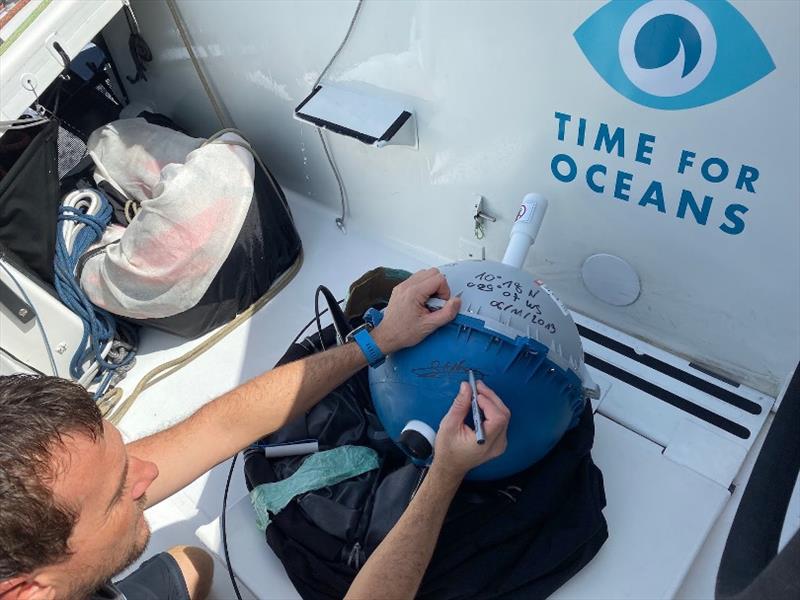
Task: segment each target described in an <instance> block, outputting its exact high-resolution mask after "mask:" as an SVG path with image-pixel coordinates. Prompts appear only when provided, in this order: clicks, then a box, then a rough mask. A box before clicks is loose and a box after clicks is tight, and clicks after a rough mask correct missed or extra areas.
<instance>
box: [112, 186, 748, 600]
mask: <svg viewBox="0 0 800 600" xmlns="http://www.w3.org/2000/svg"><path fill="white" fill-rule="evenodd" d="M289 196H290V201H291V203H292V206H293V210H294V213H295V216H296V219H297V222H298V229H299V231H300V234H301V237H302V239H303V243H304V248H305V252H306V260H305V264H304V266H303V268H302V270H301V271H300V273H299V274H298V275H297V277H296V278H295V279H294V280H293V281H292V282H291V283H290V284H289V285H288V286H287V287H286V289H285V290H284V291H283V292H281V294H279V296H278V297H277V298H276V299H275V300H273V301H272V302H270V303H269V304H268V305H267V306H266V307H264V308H263V309H262V310H261V311H259V313H258V314H256V315H255V316H254V317H253V318H252V319H251V320H250V321H248V322H247V323H245V324H244V325H242V326H241V327H240V328H238V329H237V330H235V331H234V332H233V333H231V334H230V335H229V336H228V337H226V338H225V339H224V340H222V341H221V342H220V343H219V344H217V345H216V346H215V347H214V348H212V349H211V350H209V351H208V352H206V353H205V354H203V355H201V356H200V357H198V358H197V359H196V360H195V361H193V362H192V363H191V364H189V365H188V366H186V367H185V368H183V369H182V370H181V371H179V372H177V373H176V374H174V375H172V376H170V377H169V378H167V379H165V380H164V381H162V382H160V383H158V384H157V385H155V386H154V387H153V388H151V389H150V390H147V391H146V392H145V393H144V394H142V396H141V397H140V398H139V399H138V400H137V402H136V404H135V405H134V406H133V407H132V408H131V410H130V412H129V413H128V414H127V415H126V416H125V418H124V419H123V421H122V427H121V428H122V430H123V432H124V434H125V435H126V437H127V438H128V439H136V438H138V437H140V436H142V435H145V434H147V433H150V432H153V431H156V430H158V429H161V428H163V427H165V426H167V425H169V424H171V423H174V422H175V421H177V420H179V419H180V418H182V417H184V416H186V415H188V414H189V413H191V412H192V411H193V410H196V409H197V408H198V407H199V406H201V405H202V404H203V403H205V402H207V401H208V400H210V399H212V398H214V397H216V396H217V395H219V394H221V393H223V392H225V391H227V390H229V389H231V388H232V387H234V386H235V385H237V384H239V383H241V382H243V381H245V380H246V379H248V378H250V377H252V376H254V375H257V374H258V373H261V372H262V371H264V370H265V369H268V368H270V367H271V366H272V365H273V364H274V363H275V362H276V361H277V359H278V358H279V357H280V356H281V354H282V353H283V351H284V350H285V349H286V347H287V346H288V344H289V342H290V341H291V340H292V339H293V338H294V336H295V335H296V334H297V333H298V331H299V330H300V328H301V327H302V326H304V325H305V324H306V323H307V322H308V320H309V319H310V318H311V317H312V316H313V295H314V290H315V289H316V286H317V285H319V284H325V285H327V286H328V287H330V288H331V290H332V291H333V292H334V294H336V295H337V296H338V297H341V296H342V295H343V294H344V292H345V289H346V287H347V285H348V284H349V282H351V281H353V280H354V279H355V278H357V277H359V276H360V275H361V274H363V273H364V272H365V271H367V270H369V269H371V268H373V267H375V266H378V265H385V266H391V267H401V268H406V269H408V270H412V271H413V270H416V269H418V268H422V267H425V266H428V265H430V264H440V263H442V262H445V261H446V259H445V258H444V257H437V256H431V255H425V254H424V253H423V252H417V251H416V249H405V250H403V249H401V248H397V247H391V246H390V245H389V244H387V243H386V242H385V241H383V240H376V239H372V238H370V237H369V235H363V234H361V233H358V232H350V233H349V234H348V235H343V234H341V233H340V232H339V231H338V230H337V229H336V227H335V225H334V223H333V215H332V214H331V213H330V212H328V211H325V210H322V209H319V208H318V207H317V206H315V205H313V204H311V203H309V202H308V201H306V200H305V199H303V198H301V197H298V196H297V195H294V194H290V195H289ZM196 344H197V341H192V342H185V341H182V340H179V339H178V338H175V337H173V336H170V335H168V334H164V333H161V332H156V331H147V332H146V334H145V335H144V337H143V341H142V348H141V352H140V355H139V357H138V359H137V360H138V363H137V365H136V367H135V369H134V371H133V372H132V374H131V375H130V376H129V377H128V379H127V380H126V381H125V382H124V386H125V388H126V390H130V389H132V388H133V386H134V385H135V383H136V381H137V378H140V377H141V376H142V375H143V374H144V373H145V372H147V371H149V370H150V369H151V368H153V367H155V366H157V365H159V364H161V363H163V362H165V361H166V360H169V359H172V358H175V357H176V356H178V355H180V354H182V353H183V352H185V351H187V350H189V349H190V348H193V347H194V346H195V345H196ZM597 380H598V382H599V383H600V384H601V388H602V392H603V397H602V398H601V400H600V402H599V404H596V407H597V406H599V409H598V414H597V415H596V424H597V436H596V441H595V450H594V453H593V454H594V458H595V461H596V462H597V463H598V465H599V466H600V467H601V469H602V470H603V474H604V478H605V486H606V494H607V497H608V507H607V508H606V511H605V515H606V518H607V520H608V523H609V530H610V536H609V540H608V541H607V542H606V544H605V546H604V547H603V548H602V549H601V551H600V553H599V554H598V556H597V557H596V558H595V560H594V561H593V562H592V563H590V564H589V565H588V566H587V567H586V568H585V569H584V570H583V571H582V572H581V573H579V574H578V575H577V576H576V577H575V578H573V580H572V581H570V582H569V583H567V584H566V585H565V586H564V587H563V588H562V589H561V590H559V591H558V592H557V595H556V597H558V598H612V597H613V598H665V597H671V596H674V595H675V594H676V592H677V590H678V587H679V586H680V585H681V582H682V581H683V580H684V578H685V576H686V573H687V572H688V570H689V568H690V566H691V565H692V562H693V561H694V559H695V557H696V555H697V553H698V551H699V550H700V548H701V547H702V546H703V543H704V541H705V539H706V537H707V534H708V532H709V531H710V530H711V528H712V526H713V525H714V523H715V521H716V519H717V516H718V515H719V514H720V512H721V511H722V509H723V508H724V507H725V504H726V502H727V500H728V499H729V498H730V493H729V492H728V489H727V486H725V485H721V484H720V483H717V482H715V481H713V480H712V479H710V478H708V477H705V476H703V475H701V474H700V473H698V472H697V471H696V470H693V469H690V468H688V467H686V466H684V465H682V464H678V463H677V462H675V461H673V460H671V459H670V457H669V456H668V453H664V451H663V450H664V449H663V447H662V446H661V445H659V444H657V443H655V442H654V441H652V440H650V439H647V438H646V437H643V436H641V435H639V434H638V433H635V432H634V431H631V430H630V429H627V428H626V427H624V426H623V425H621V424H618V423H617V422H615V421H613V420H611V419H609V418H607V416H603V405H604V404H605V403H606V402H607V401H608V400H609V397H610V396H609V394H611V393H613V394H614V395H615V398H619V399H621V400H623V404H625V405H627V406H630V407H637V406H639V407H642V408H645V407H646V406H648V405H649V404H650V403H649V402H648V403H643V402H641V397H642V396H644V394H643V393H642V392H640V391H639V390H637V389H636V388H633V387H631V386H629V385H626V384H622V383H621V382H619V381H617V380H615V379H613V378H611V377H609V376H607V375H606V374H604V373H599V372H597ZM621 396H624V398H621ZM667 410H673V407H667ZM674 410H676V409H674ZM612 418H613V416H612ZM643 418H645V416H644V415H640V416H638V417H637V420H639V421H641V419H643ZM670 418H673V417H670ZM754 437H755V436H754ZM198 443H204V440H198ZM228 465H229V463H228V462H226V463H223V464H222V465H220V466H218V467H216V468H215V469H213V470H212V471H211V472H210V473H208V474H206V475H204V476H202V477H201V478H199V479H198V480H197V481H195V482H194V483H192V484H190V485H189V486H187V487H186V488H185V489H184V490H182V491H180V492H178V493H177V494H175V495H174V496H173V497H171V498H169V499H167V500H165V501H164V502H162V503H161V504H159V505H158V506H156V507H154V508H153V509H151V510H150V511H148V518H149V520H150V522H151V525H152V528H153V539H152V541H151V544H150V547H149V548H148V551H147V553H146V555H145V557H144V558H146V557H148V556H151V555H152V554H154V553H156V552H159V551H162V550H165V549H167V548H168V547H170V546H172V545H177V544H187V543H188V544H200V543H202V544H205V545H206V546H207V547H208V548H209V549H210V550H211V551H212V552H214V553H215V554H216V555H217V556H218V557H221V556H222V547H221V537H220V535H219V526H218V521H217V519H218V516H219V514H220V511H221V503H222V492H223V488H224V483H225V477H226V475H227V470H228ZM245 494H246V490H245V487H244V482H243V475H242V471H241V465H237V468H236V469H235V473H234V479H233V482H232V484H231V493H230V498H229V513H228V519H229V521H228V523H229V530H228V540H229V548H230V550H231V554H232V558H233V564H234V569H235V571H236V573H237V575H238V577H239V579H240V581H241V582H242V583H243V584H244V585H245V586H246V587H247V588H249V589H250V590H252V591H253V592H254V594H255V596H256V597H258V598H281V599H283V598H287V597H291V595H290V594H291V593H292V592H293V588H292V587H291V583H290V582H289V581H288V578H287V577H286V575H285V572H284V571H283V569H282V566H281V565H280V563H279V561H278V560H277V559H276V557H275V556H274V555H273V554H272V552H271V550H269V548H268V547H267V545H266V542H265V540H264V536H263V534H262V533H261V532H259V531H258V530H257V529H256V527H255V523H254V520H253V518H252V510H251V508H250V506H249V501H248V500H247V498H245V497H244V496H245ZM206 524H207V526H205V527H203V526H204V525H206ZM712 562H713V560H712ZM702 576H703V577H704V578H705V579H709V578H713V573H705V574H703V575H702ZM227 579H228V578H227V573H226V571H225V568H224V562H223V561H222V560H220V562H219V563H218V564H217V571H216V577H215V587H214V594H212V597H216V598H230V597H231V596H232V590H231V589H230V584H229V583H228V581H227Z"/></svg>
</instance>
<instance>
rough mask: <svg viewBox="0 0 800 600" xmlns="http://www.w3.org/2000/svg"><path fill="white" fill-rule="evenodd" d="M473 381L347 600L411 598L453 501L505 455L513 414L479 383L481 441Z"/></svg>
mask: <svg viewBox="0 0 800 600" xmlns="http://www.w3.org/2000/svg"><path fill="white" fill-rule="evenodd" d="M470 399H471V393H470V387H469V385H468V384H467V383H462V384H461V390H460V391H459V392H458V396H457V397H456V399H455V402H453V406H452V407H451V408H450V411H449V412H448V413H447V414H446V415H445V417H444V419H442V422H441V424H440V425H439V433H437V434H436V448H435V451H434V456H433V465H432V466H431V470H430V472H429V473H428V475H427V476H426V477H425V480H424V481H423V482H422V485H420V487H419V491H417V493H416V495H415V496H414V498H412V500H411V502H410V503H409V505H408V508H407V509H406V511H405V512H404V513H403V515H402V516H401V517H400V520H398V521H397V524H396V525H395V526H394V527H393V528H392V530H391V531H390V532H389V534H388V535H387V536H386V537H385V538H384V539H383V541H382V542H381V543H380V544H379V545H378V547H377V548H376V549H375V552H373V553H372V556H370V557H369V560H367V562H366V564H365V565H364V566H363V567H362V568H361V570H360V571H359V572H358V575H356V578H355V580H354V581H353V584H352V585H351V586H350V589H349V590H348V592H347V596H345V599H346V600H362V599H364V600H372V598H385V597H387V591H386V590H390V592H389V594H390V595H391V597H392V598H394V599H397V600H411V599H413V598H414V597H415V596H416V594H417V590H418V589H419V583H420V581H422V576H423V575H424V574H425V569H426V568H427V567H428V562H430V560H431V556H432V555H433V548H434V546H435V545H436V538H437V537H439V531H440V530H441V528H442V522H443V521H444V517H445V514H447V510H448V508H449V507H450V501H451V500H452V499H453V496H454V495H455V493H456V490H458V486H459V485H460V484H461V479H462V478H463V477H464V475H465V474H466V473H467V471H469V470H470V469H472V468H474V467H477V466H478V465H479V464H481V463H483V462H486V461H487V460H489V459H492V458H494V457H495V456H499V455H500V454H502V453H503V451H504V450H505V449H506V429H507V428H508V419H509V417H510V416H511V413H510V412H509V410H508V408H506V406H505V404H503V403H502V402H501V401H500V398H498V397H497V396H496V395H495V393H494V392H493V391H492V390H490V389H489V388H488V387H486V386H485V385H483V383H481V382H478V405H479V406H480V407H481V409H483V412H484V414H485V415H486V420H485V421H484V422H483V430H484V433H485V434H486V436H485V437H486V442H485V443H484V444H478V442H477V441H476V440H475V432H474V431H473V430H472V429H470V428H469V427H467V426H466V425H464V418H465V417H466V416H467V413H468V412H469V410H470V405H471V402H470Z"/></svg>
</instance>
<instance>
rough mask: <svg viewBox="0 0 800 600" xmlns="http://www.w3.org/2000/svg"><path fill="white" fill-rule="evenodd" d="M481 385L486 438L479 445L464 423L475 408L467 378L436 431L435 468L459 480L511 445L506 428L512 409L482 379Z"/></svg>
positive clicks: (479, 402) (481, 406) (473, 433)
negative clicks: (508, 441) (507, 438)
mask: <svg viewBox="0 0 800 600" xmlns="http://www.w3.org/2000/svg"><path fill="white" fill-rule="evenodd" d="M477 387H478V406H480V408H481V410H482V411H483V414H484V416H485V417H486V418H485V420H484V421H483V432H484V436H485V438H486V441H485V442H484V443H483V444H478V442H477V441H476V439H475V430H474V429H471V428H470V427H468V426H467V425H465V424H464V419H465V418H466V417H467V415H468V414H469V412H470V410H471V409H472V391H471V390H470V387H469V384H468V383H467V382H466V381H465V382H463V383H462V384H461V389H460V390H459V391H458V396H456V399H455V401H454V402H453V405H452V406H451V407H450V410H449V411H448V412H447V414H446V415H445V416H444V418H443V419H442V422H441V424H440V425H439V431H438V433H437V434H436V446H435V448H434V452H433V465H432V469H431V470H432V471H438V472H439V473H440V474H441V475H442V476H445V477H447V478H450V479H453V480H457V481H459V482H460V481H461V479H462V478H463V477H464V475H466V474H467V471H469V470H470V469H474V468H475V467H477V466H478V465H480V464H483V463H485V462H486V461H489V460H491V459H493V458H495V457H497V456H500V455H501V454H502V453H503V452H505V450H506V445H507V440H506V431H507V429H508V421H509V419H510V417H511V411H509V410H508V407H507V406H506V405H505V404H503V401H502V400H500V398H498V397H497V394H495V393H494V392H493V391H492V390H491V389H489V388H488V387H487V386H486V385H485V384H484V383H483V382H482V381H479V382H478V384H477Z"/></svg>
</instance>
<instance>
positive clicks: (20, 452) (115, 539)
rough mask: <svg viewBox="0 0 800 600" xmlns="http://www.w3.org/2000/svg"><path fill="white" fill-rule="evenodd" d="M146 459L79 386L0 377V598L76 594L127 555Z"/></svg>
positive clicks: (139, 516) (151, 472)
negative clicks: (130, 450) (128, 445)
mask: <svg viewBox="0 0 800 600" xmlns="http://www.w3.org/2000/svg"><path fill="white" fill-rule="evenodd" d="M157 475H158V470H157V469H156V467H155V465H154V464H153V463H149V462H145V461H142V460H139V459H137V458H135V457H132V456H129V455H128V453H127V451H126V449H125V445H124V443H123V441H122V437H121V436H120V433H119V431H117V429H116V428H115V427H114V426H113V425H111V424H110V423H108V422H107V421H104V420H103V419H102V417H101V415H100V411H99V410H98V409H97V406H96V404H95V403H94V401H93V400H92V398H91V396H90V395H89V394H88V393H87V392H86V390H85V389H84V388H82V387H81V386H79V385H77V384H75V383H72V382H69V381H66V380H64V379H59V378H57V377H45V376H34V375H12V376H7V377H0V598H2V599H3V600H6V598H7V597H8V598H61V597H65V598H66V597H69V598H75V597H80V596H82V595H83V596H85V595H87V594H89V593H91V592H92V591H93V590H94V589H95V588H96V587H98V586H99V585H100V584H101V583H103V582H104V581H106V580H107V579H108V578H110V577H111V576H112V575H114V574H115V573H117V572H119V571H120V570H122V569H123V568H125V567H126V566H127V565H128V564H130V563H131V562H133V561H134V560H135V559H136V558H137V557H138V556H139V555H140V554H141V552H142V551H143V550H144V547H145V546H146V545H147V540H148V538H149V535H150V532H149V528H148V526H147V523H146V521H145V520H144V516H143V511H144V506H145V502H146V500H145V495H144V494H145V490H146V489H147V488H148V487H149V485H150V483H151V482H152V481H153V480H154V479H155V478H156V476H157Z"/></svg>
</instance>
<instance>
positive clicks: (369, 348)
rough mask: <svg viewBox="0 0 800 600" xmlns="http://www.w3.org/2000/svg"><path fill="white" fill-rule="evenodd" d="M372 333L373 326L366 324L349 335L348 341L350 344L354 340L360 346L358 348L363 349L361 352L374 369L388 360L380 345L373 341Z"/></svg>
mask: <svg viewBox="0 0 800 600" xmlns="http://www.w3.org/2000/svg"><path fill="white" fill-rule="evenodd" d="M370 331H372V324H371V323H367V322H365V323H364V324H363V325H359V326H358V327H356V328H355V329H354V330H353V331H351V332H350V333H349V334H347V338H346V341H348V342H349V341H350V340H353V341H354V342H355V343H356V344H358V347H359V348H361V352H363V353H364V356H365V357H366V358H367V363H369V366H370V367H372V368H373V369H374V368H375V367H379V366H381V365H382V364H383V361H385V360H386V355H385V354H384V353H383V352H382V351H381V349H380V347H379V346H378V344H376V343H375V340H374V339H372V336H371V335H370V334H369V332H370Z"/></svg>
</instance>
